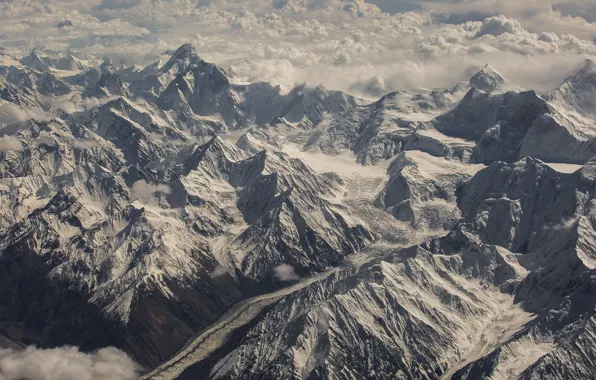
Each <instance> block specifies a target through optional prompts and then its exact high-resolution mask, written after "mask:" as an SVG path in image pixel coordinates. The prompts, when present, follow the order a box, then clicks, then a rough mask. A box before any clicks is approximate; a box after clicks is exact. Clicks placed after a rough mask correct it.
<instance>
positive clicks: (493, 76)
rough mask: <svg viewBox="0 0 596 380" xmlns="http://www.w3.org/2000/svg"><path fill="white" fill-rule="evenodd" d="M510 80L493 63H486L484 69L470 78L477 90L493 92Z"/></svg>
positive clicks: (471, 83)
mask: <svg viewBox="0 0 596 380" xmlns="http://www.w3.org/2000/svg"><path fill="white" fill-rule="evenodd" d="M507 83H508V81H507V79H505V77H504V76H503V75H501V73H499V72H498V71H497V70H496V69H495V68H494V67H492V66H491V65H486V66H484V68H483V69H482V70H480V71H479V72H478V73H476V74H475V75H474V76H473V77H472V78H470V86H472V87H473V88H475V89H477V90H482V91H485V92H493V91H495V90H497V89H498V88H499V87H501V86H503V85H505V84H507Z"/></svg>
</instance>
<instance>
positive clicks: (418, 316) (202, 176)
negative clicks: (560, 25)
mask: <svg viewBox="0 0 596 380" xmlns="http://www.w3.org/2000/svg"><path fill="white" fill-rule="evenodd" d="M18 58H19V57H14V58H11V59H6V60H4V62H10V65H6V66H2V67H0V78H1V80H0V98H1V101H0V206H1V207H0V274H1V276H0V311H1V313H0V327H1V329H0V335H1V337H0V343H1V342H11V344H12V345H26V344H37V345H39V346H43V347H55V346H59V345H76V346H79V347H81V349H83V350H94V349H97V348H100V347H105V346H108V345H111V346H116V347H119V348H121V349H123V350H125V351H126V352H127V353H128V354H129V355H130V356H131V357H133V358H134V359H135V360H136V361H137V362H138V363H140V364H141V365H143V366H144V367H145V372H146V373H145V375H144V378H147V379H177V378H180V379H185V378H188V379H191V378H192V379H196V378H213V379H254V378H262V379H282V378H283V379H363V378H371V379H396V378H397V379H400V378H402V379H411V378H421V379H422V378H424V379H477V378H487V379H489V378H490V379H495V380H496V379H538V378H553V379H567V378H578V379H591V378H592V373H594V371H596V368H595V367H594V360H592V358H593V357H594V355H596V341H594V331H595V330H594V326H596V325H595V324H594V320H593V319H594V317H593V314H594V305H596V285H595V284H594V283H593V277H594V276H593V271H594V269H595V265H596V257H594V252H596V232H595V231H594V229H595V226H596V208H595V204H596V201H595V196H596V182H595V181H596V120H595V116H594V115H595V114H596V111H595V110H596V108H594V102H593V95H594V94H595V93H596V81H594V72H595V71H594V64H593V63H592V62H591V61H587V62H586V63H585V64H584V66H582V67H581V68H579V70H578V71H577V72H574V73H573V74H571V75H570V77H569V78H568V79H567V80H565V81H564V83H563V84H562V85H561V86H560V87H559V88H557V89H554V90H553V91H552V92H550V93H548V94H546V95H540V94H538V93H536V92H535V91H532V90H521V89H519V88H518V87H517V86H515V84H512V83H510V82H509V81H508V80H507V79H505V78H504V77H503V76H502V75H501V74H499V73H498V71H497V70H496V69H494V68H492V67H491V66H487V67H485V68H484V69H483V70H482V71H480V72H478V73H477V74H476V75H474V76H473V77H472V78H471V79H470V80H469V82H467V83H461V84H459V85H458V86H456V87H455V88H454V89H450V90H434V91H398V92H394V93H390V94H387V95H385V96H383V97H382V98H381V99H379V100H378V101H374V102H368V101H365V100H362V99H358V98H355V97H353V96H350V95H348V94H345V93H343V92H340V91H332V90H327V89H325V88H322V87H314V86H310V85H307V84H301V85H298V86H296V87H295V88H293V89H291V90H289V91H284V90H282V89H281V88H280V87H279V86H274V85H271V84H269V83H253V84H245V83H235V82H234V80H233V79H232V78H230V77H229V76H228V75H227V74H226V72H225V70H223V69H222V68H220V67H218V66H217V65H214V64H212V63H209V62H205V61H204V60H203V59H201V58H200V56H199V54H198V53H197V51H196V50H195V48H194V47H193V46H192V45H188V44H187V45H183V46H181V47H180V48H179V49H178V50H176V51H175V52H173V54H172V57H171V58H170V59H169V60H167V61H166V62H165V63H163V62H159V61H158V62H155V63H153V64H151V65H149V66H147V67H139V66H131V67H116V66H114V64H113V63H112V61H111V60H110V59H105V60H103V61H99V60H96V59H94V58H92V57H87V58H88V59H79V58H76V57H75V56H74V55H66V54H63V55H57V54H54V53H46V52H42V51H40V50H34V51H33V52H31V54H30V55H28V56H25V57H22V58H20V59H18Z"/></svg>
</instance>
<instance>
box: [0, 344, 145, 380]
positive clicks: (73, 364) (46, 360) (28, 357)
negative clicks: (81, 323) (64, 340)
mask: <svg viewBox="0 0 596 380" xmlns="http://www.w3.org/2000/svg"><path fill="white" fill-rule="evenodd" d="M139 370H140V368H139V367H138V366H137V365H136V364H135V362H133V361H132V360H131V359H130V358H129V357H128V356H127V355H126V354H125V353H124V352H122V351H120V350H118V349H116V348H112V347H109V348H102V349H100V350H98V351H96V352H93V353H89V354H86V353H82V352H80V351H79V350H78V348H76V347H61V348H54V349H48V350H42V349H37V348H35V347H28V348H27V349H25V350H23V351H17V350H13V349H0V380H22V379H27V380H104V379H111V380H133V379H137V378H138V375H139Z"/></svg>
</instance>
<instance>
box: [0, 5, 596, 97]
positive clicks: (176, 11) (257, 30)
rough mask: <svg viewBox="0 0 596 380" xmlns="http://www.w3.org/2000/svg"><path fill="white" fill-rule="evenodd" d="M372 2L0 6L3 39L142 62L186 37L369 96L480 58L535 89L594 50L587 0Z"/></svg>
mask: <svg viewBox="0 0 596 380" xmlns="http://www.w3.org/2000/svg"><path fill="white" fill-rule="evenodd" d="M369 1H370V2H371V3H375V4H371V3H369V2H365V1H364V0H242V1H240V0H160V1H155V0H93V1H83V0H68V1H50V0H46V1H41V0H38V1H33V0H18V1H17V0H13V1H5V2H2V3H0V34H2V35H3V41H0V43H4V44H5V45H7V46H11V47H14V46H16V47H19V48H23V49H25V50H27V49H30V48H32V47H33V46H43V47H45V48H47V49H50V50H54V51H61V50H72V51H78V52H80V53H84V52H89V53H92V54H95V55H97V56H103V55H106V54H109V55H112V56H113V57H114V58H115V62H120V61H122V62H126V63H143V64H148V63H151V62H152V61H155V60H157V59H167V54H168V53H170V52H172V51H173V50H175V49H176V48H177V47H178V46H180V45H181V44H183V43H186V42H190V43H193V44H194V45H195V46H196V47H197V50H198V52H199V54H200V55H201V56H202V57H203V58H204V59H206V60H208V61H211V62H214V63H216V64H218V65H220V66H223V67H224V68H226V69H229V71H230V72H231V73H233V74H234V76H235V79H236V80H238V81H248V82H254V81H270V82H273V83H275V84H281V85H285V86H292V85H294V84H295V83H298V82H304V81H306V82H309V83H312V84H323V85H325V86H326V87H328V88H334V89H341V90H346V91H351V92H357V93H359V95H362V96H369V97H376V96H378V94H379V93H384V92H388V91H394V90H397V89H404V88H410V87H431V86H432V87H448V86H451V85H454V84H455V83H456V82H457V81H459V80H462V79H465V75H467V74H468V72H469V70H470V67H481V66H483V65H485V64H486V63H490V64H491V65H493V66H495V67H497V68H498V69H499V70H500V71H501V72H502V73H503V74H504V75H506V76H507V77H508V78H509V79H510V80H512V81H517V82H518V83H517V84H519V85H521V86H523V87H528V88H536V89H537V90H539V91H543V90H548V89H550V88H552V87H554V86H556V85H557V84H558V81H560V80H561V79H562V77H563V76H565V74H566V73H567V72H569V71H570V70H571V69H572V68H573V67H574V66H575V65H577V64H578V63H579V62H580V61H581V60H583V59H584V58H586V57H594V56H596V46H595V45H594V43H592V39H593V38H594V37H596V23H595V22H594V20H595V19H596V5H594V2H593V1H591V0H573V1H571V0H557V1H555V0H529V1H524V2H520V1H516V0H458V1H451V0H425V1H422V0H369ZM377 5H378V6H377ZM382 10H385V11H390V12H393V13H392V14H389V13H385V12H383V11H382ZM64 21H70V22H71V23H72V26H68V27H58V26H57V25H58V24H59V23H60V22H64Z"/></svg>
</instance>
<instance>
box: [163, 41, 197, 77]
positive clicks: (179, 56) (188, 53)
mask: <svg viewBox="0 0 596 380" xmlns="http://www.w3.org/2000/svg"><path fill="white" fill-rule="evenodd" d="M200 61H201V58H200V57H199V55H198V54H197V50H196V49H195V47H194V46H193V45H192V44H184V45H182V46H180V47H179V48H178V50H176V52H175V53H174V54H173V55H172V57H171V58H170V59H169V61H168V62H167V63H166V64H165V65H164V66H163V67H162V68H161V71H162V72H164V73H165V72H168V71H170V70H172V68H174V67H176V68H177V71H178V72H179V73H180V72H184V71H186V69H187V68H188V67H189V66H190V65H192V64H195V65H196V64H198V63H199V62H200Z"/></svg>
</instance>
